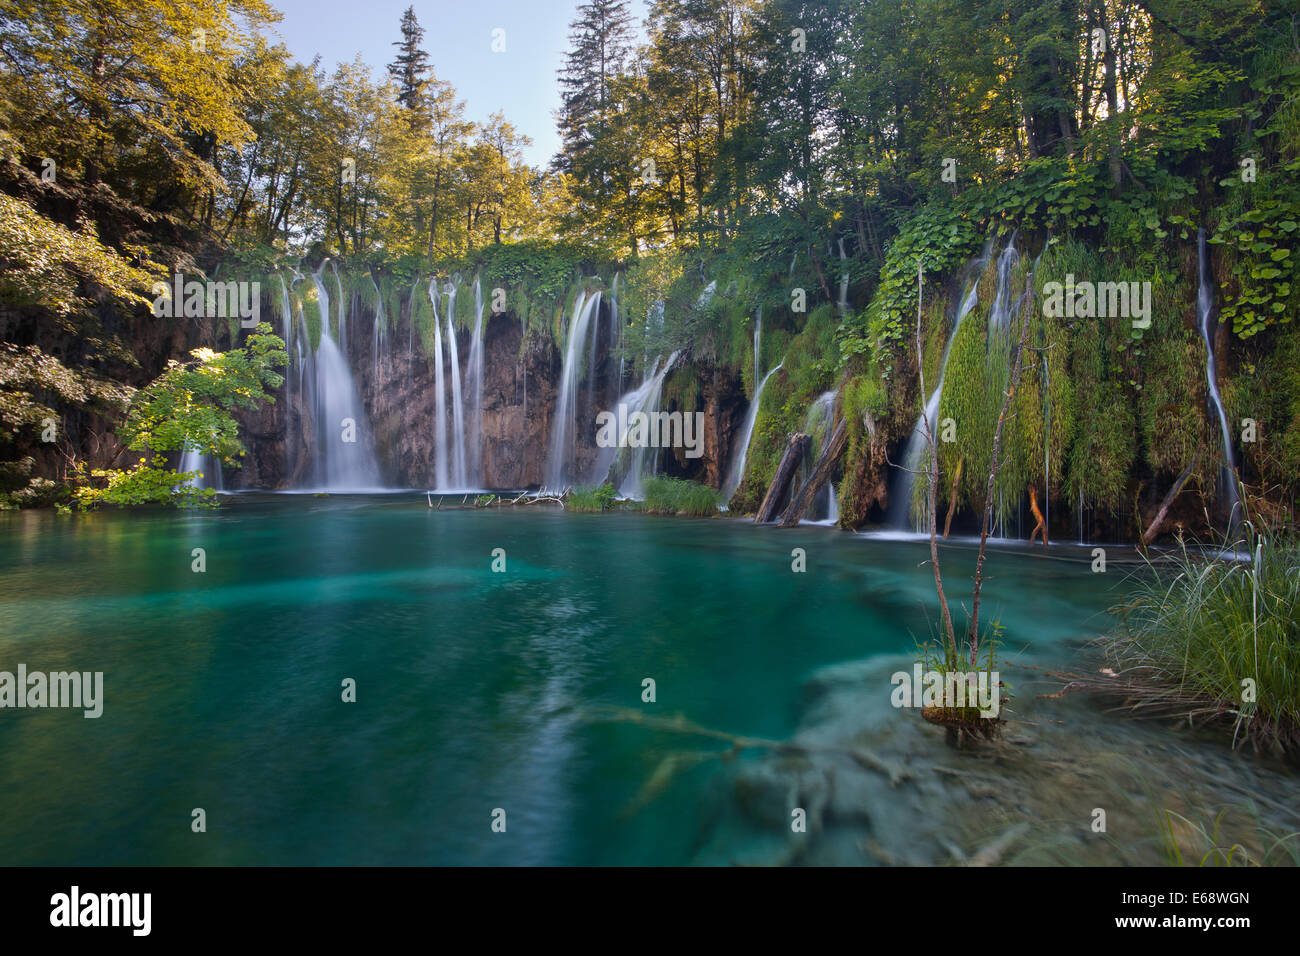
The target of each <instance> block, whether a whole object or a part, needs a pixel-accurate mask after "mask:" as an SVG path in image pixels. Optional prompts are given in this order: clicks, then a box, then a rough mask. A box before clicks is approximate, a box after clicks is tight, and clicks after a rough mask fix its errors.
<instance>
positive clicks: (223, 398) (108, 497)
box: [76, 322, 287, 508]
mask: <svg viewBox="0 0 1300 956" xmlns="http://www.w3.org/2000/svg"><path fill="white" fill-rule="evenodd" d="M283 346H284V343H283V342H282V341H281V340H280V339H279V337H277V336H275V335H272V334H271V327H270V325H269V324H267V323H265V322H263V323H261V324H260V325H259V326H258V327H257V329H256V330H254V331H253V332H251V333H250V334H249V336H248V339H247V340H246V341H245V343H244V345H243V346H242V347H239V348H234V349H231V350H230V351H228V352H221V353H217V352H213V351H212V350H211V349H195V350H194V351H193V352H192V353H191V354H192V355H193V356H194V358H193V360H192V361H190V362H178V361H175V360H172V361H171V362H169V363H168V366H167V369H166V371H164V372H163V373H162V374H161V375H160V376H158V378H156V379H155V380H154V381H153V382H151V383H150V384H149V385H148V386H147V387H145V388H143V389H141V390H140V391H139V392H137V393H136V395H135V397H134V399H133V400H132V402H131V405H130V407H129V408H128V410H127V414H126V420H125V422H124V423H123V424H122V426H121V428H120V433H121V436H122V438H123V439H124V440H125V442H126V445H127V448H128V449H130V450H131V451H135V452H140V453H142V454H143V459H142V460H141V461H140V462H138V463H137V464H136V465H135V467H133V468H130V469H126V470H119V469H94V470H92V471H91V472H90V475H89V479H90V481H89V482H87V483H86V484H84V485H83V486H82V487H80V488H78V489H77V492H76V497H77V500H78V502H79V503H80V504H81V505H82V506H83V507H87V508H89V507H94V506H96V505H101V504H111V505H137V504H148V503H159V504H172V505H177V506H180V507H191V506H195V505H208V504H215V498H214V493H213V492H212V491H211V490H210V489H198V488H194V487H193V486H191V485H190V484H188V482H189V481H191V480H193V479H194V478H196V477H197V475H198V473H197V472H177V471H174V470H172V469H170V468H165V467H162V466H161V465H160V464H159V463H158V459H159V456H160V455H164V454H166V453H169V452H178V451H187V450H189V451H198V452H201V453H204V454H209V455H214V456H216V457H217V458H218V459H220V460H221V461H223V462H225V463H226V464H229V465H233V466H236V467H237V466H238V465H239V458H240V457H242V456H243V454H244V446H243V444H242V443H241V442H240V440H239V426H238V423H237V422H236V421H235V418H234V416H233V415H232V414H231V410H232V409H235V408H242V409H254V408H257V407H258V405H260V404H261V403H262V402H264V401H270V400H273V399H271V397H270V395H269V394H267V390H268V389H274V388H277V387H279V385H280V384H281V383H282V382H283V381H284V379H283V377H282V376H281V375H280V374H279V372H277V371H276V369H277V368H279V367H280V366H283V365H284V364H285V362H286V360H287V359H286V356H285V353H284V349H283ZM82 478H83V480H86V478H85V476H84V475H83V476H82Z"/></svg>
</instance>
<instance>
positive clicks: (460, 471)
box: [447, 280, 469, 489]
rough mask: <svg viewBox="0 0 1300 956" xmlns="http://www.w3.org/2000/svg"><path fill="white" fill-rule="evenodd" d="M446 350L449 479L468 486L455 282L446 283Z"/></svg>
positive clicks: (456, 483)
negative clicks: (449, 447)
mask: <svg viewBox="0 0 1300 956" xmlns="http://www.w3.org/2000/svg"><path fill="white" fill-rule="evenodd" d="M447 351H448V356H447V357H448V359H449V364H450V365H451V422H452V445H451V462H452V474H451V480H452V485H453V487H455V488H457V489H463V488H468V487H469V477H468V476H467V475H466V473H465V398H464V393H463V392H462V391H461V387H460V356H459V355H458V354H457V351H456V283H455V280H451V281H448V283H447Z"/></svg>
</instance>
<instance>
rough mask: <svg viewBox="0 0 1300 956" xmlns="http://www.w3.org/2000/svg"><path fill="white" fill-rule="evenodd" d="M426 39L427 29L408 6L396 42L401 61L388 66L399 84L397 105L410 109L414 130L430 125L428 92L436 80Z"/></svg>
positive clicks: (390, 73) (397, 59)
mask: <svg viewBox="0 0 1300 956" xmlns="http://www.w3.org/2000/svg"><path fill="white" fill-rule="evenodd" d="M423 40H424V27H422V26H420V21H418V20H417V19H416V18H415V7H407V8H406V12H405V13H403V14H402V38H401V39H400V40H394V41H393V46H395V47H397V51H398V52H397V58H396V59H394V60H393V62H392V63H390V64H388V75H389V76H391V77H392V78H393V80H394V81H395V82H396V84H397V102H399V103H401V104H402V105H403V106H405V107H406V108H407V109H408V110H410V121H411V128H412V129H421V128H423V127H424V126H425V125H426V124H427V123H428V116H427V115H426V108H427V106H428V103H427V99H426V91H427V90H428V87H429V84H430V82H431V80H432V68H431V67H430V66H429V54H428V53H426V52H425V51H424V50H423V49H422V48H421V47H420V44H421V42H423Z"/></svg>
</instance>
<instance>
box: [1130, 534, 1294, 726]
mask: <svg viewBox="0 0 1300 956" xmlns="http://www.w3.org/2000/svg"><path fill="white" fill-rule="evenodd" d="M1247 530H1248V533H1249V538H1248V540H1249V550H1250V552H1251V554H1252V560H1251V561H1246V562H1237V561H1220V560H1206V559H1205V557H1204V556H1202V555H1200V554H1199V553H1198V552H1196V551H1195V550H1192V549H1191V548H1189V547H1187V546H1184V547H1182V548H1181V549H1180V550H1179V551H1177V552H1175V553H1174V554H1173V555H1171V556H1170V557H1169V558H1168V559H1167V560H1161V561H1158V562H1155V563H1154V564H1153V565H1152V566H1151V568H1150V574H1149V575H1147V576H1146V577H1143V578H1140V579H1138V581H1137V582H1136V584H1135V587H1134V590H1133V593H1132V594H1131V596H1130V597H1129V599H1128V600H1127V601H1126V602H1125V603H1124V604H1123V605H1121V606H1120V607H1117V608H1116V609H1115V611H1116V613H1119V614H1121V615H1122V616H1123V630H1122V631H1121V632H1120V634H1118V635H1117V636H1116V637H1114V638H1113V639H1112V641H1111V644H1110V647H1109V653H1110V655H1111V656H1112V657H1114V659H1115V660H1116V661H1117V662H1118V663H1119V668H1118V669H1123V670H1125V671H1132V672H1135V673H1141V674H1142V675H1143V677H1142V682H1143V684H1144V685H1149V689H1148V690H1147V691H1146V692H1145V693H1144V694H1143V696H1144V697H1150V698H1152V700H1153V701H1154V700H1157V699H1161V700H1164V701H1165V702H1166V703H1167V704H1168V706H1169V709H1171V710H1175V711H1176V712H1178V713H1180V714H1188V715H1190V714H1192V713H1199V714H1205V713H1210V714H1218V715H1219V716H1221V717H1233V718H1234V724H1235V727H1234V738H1236V737H1237V736H1239V735H1240V736H1245V737H1249V738H1251V739H1254V740H1256V741H1257V742H1259V743H1262V744H1265V745H1267V746H1276V747H1281V748H1288V749H1289V748H1295V747H1298V746H1300V641H1297V640H1296V636H1297V634H1300V543H1298V542H1297V541H1296V539H1295V538H1294V537H1288V536H1278V535H1275V534H1263V533H1256V531H1255V529H1254V528H1251V527H1248V528H1247ZM1247 678H1249V679H1250V680H1252V681H1254V682H1255V695H1254V696H1255V700H1254V701H1245V700H1243V681H1245V680H1246V679H1247Z"/></svg>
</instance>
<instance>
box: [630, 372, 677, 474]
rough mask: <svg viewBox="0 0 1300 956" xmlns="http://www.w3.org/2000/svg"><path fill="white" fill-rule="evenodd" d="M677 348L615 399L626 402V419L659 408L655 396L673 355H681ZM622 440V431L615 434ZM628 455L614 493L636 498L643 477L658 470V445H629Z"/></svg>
mask: <svg viewBox="0 0 1300 956" xmlns="http://www.w3.org/2000/svg"><path fill="white" fill-rule="evenodd" d="M681 354H682V353H681V351H680V350H678V351H676V352H674V353H673V354H672V355H670V356H668V359H667V361H665V362H662V363H656V364H657V365H658V368H657V370H655V371H654V372H653V374H651V375H650V376H649V377H648V378H647V379H646V380H645V381H644V382H642V383H641V386H640V387H639V388H637V389H635V390H634V391H631V392H628V393H627V394H626V395H624V396H622V397H621V398H620V399H619V404H620V405H626V406H627V414H628V419H629V421H630V420H631V418H632V415H633V414H634V413H636V412H644V413H645V414H646V415H650V416H653V415H654V413H655V412H657V411H659V400H660V398H661V397H662V395H663V388H664V379H665V378H667V377H668V373H669V372H670V371H672V369H673V366H674V365H676V364H677V359H678V358H679V357H680V356H681ZM625 444H626V432H625V433H624V434H623V435H620V436H619V446H620V447H623V446H624V445H625ZM629 451H630V452H631V455H630V457H629V460H628V468H627V472H626V473H625V474H624V476H623V480H622V482H621V483H620V484H619V489H618V493H619V494H620V495H622V496H623V497H624V498H640V497H641V496H642V492H641V489H642V486H643V485H644V483H645V480H646V479H647V478H649V477H651V476H653V475H654V474H655V473H656V472H657V471H658V464H659V452H660V451H661V449H659V448H646V447H644V445H643V446H641V447H637V448H631V449H629Z"/></svg>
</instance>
